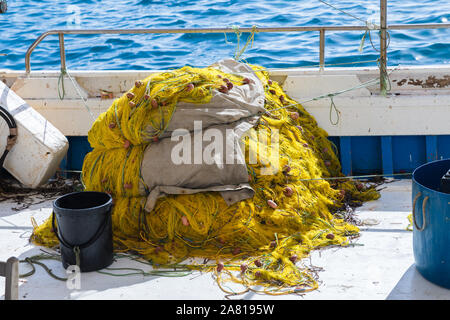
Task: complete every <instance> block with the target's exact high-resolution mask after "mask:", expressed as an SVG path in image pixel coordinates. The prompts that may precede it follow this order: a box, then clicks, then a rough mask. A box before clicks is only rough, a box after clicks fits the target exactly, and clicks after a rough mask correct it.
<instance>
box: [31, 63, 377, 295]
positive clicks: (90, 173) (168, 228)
mask: <svg viewBox="0 0 450 320" xmlns="http://www.w3.org/2000/svg"><path fill="white" fill-rule="evenodd" d="M252 68H253V70H254V71H255V72H256V74H257V76H258V78H259V79H260V80H261V81H262V84H263V86H264V88H265V97H266V101H265V108H266V110H267V112H266V114H264V115H263V116H262V117H261V118H260V121H259V122H258V124H257V125H256V126H255V127H254V128H252V129H251V131H250V133H249V134H248V135H246V136H245V138H243V139H244V141H243V142H244V143H245V145H246V147H247V148H248V149H249V150H258V154H259V155H262V154H263V152H261V151H263V150H264V148H266V149H269V150H268V151H269V152H264V154H266V155H267V156H266V158H265V159H263V156H261V157H260V158H259V159H258V161H257V163H256V164H250V163H249V161H248V157H249V153H248V152H247V153H246V158H247V167H248V172H249V181H250V184H251V186H252V187H253V189H254V190H255V192H256V193H255V196H254V197H253V198H252V199H248V200H244V201H240V202H238V203H236V204H234V205H231V206H227V204H226V203H225V201H224V200H223V198H222V197H221V196H220V194H219V193H213V192H211V193H199V194H194V195H176V196H166V197H164V198H160V199H159V200H158V202H157V204H156V206H155V208H154V209H153V210H152V211H151V212H145V211H144V210H143V208H144V206H145V201H146V191H148V190H145V184H144V183H143V181H142V178H141V174H140V166H141V161H142V157H143V153H144V150H145V148H146V147H147V146H148V145H150V144H152V143H155V142H156V141H158V137H159V136H160V135H161V134H162V133H164V131H165V130H166V129H167V126H168V124H169V123H170V119H171V117H172V115H173V114H174V112H175V111H176V106H177V103H178V102H182V101H183V102H190V103H198V104H204V103H207V102H209V101H210V99H211V98H212V95H213V92H214V90H220V91H221V92H225V93H226V92H227V90H229V89H230V88H231V87H233V86H243V85H247V84H248V81H249V79H247V78H243V77H241V76H239V75H233V74H225V73H223V72H222V71H220V70H218V69H215V68H213V67H207V68H191V67H184V68H181V69H178V70H172V71H170V72H162V73H155V74H152V75H150V76H149V77H148V78H146V79H145V80H142V81H137V82H136V85H135V86H134V87H133V88H132V89H131V90H130V91H129V92H127V93H126V94H124V95H123V96H122V97H121V98H119V99H117V100H115V101H114V103H113V105H112V106H111V107H110V108H109V109H108V110H107V111H106V112H105V113H103V114H102V115H101V116H100V117H99V118H98V119H97V120H96V122H95V123H94V125H93V127H92V128H91V130H90V131H89V135H88V139H89V142H90V144H91V146H92V147H93V148H94V150H93V151H92V152H91V153H89V154H88V155H87V156H86V158H85V160H84V165H83V173H82V178H83V181H84V184H85V187H86V190H92V191H104V192H108V193H110V194H111V195H112V196H113V199H114V206H113V215H112V217H113V232H114V242H115V250H116V251H122V252H125V251H129V252H133V253H138V254H140V255H141V256H142V257H144V258H145V259H147V260H150V261H152V263H153V265H154V266H155V267H156V266H158V265H166V266H167V265H172V264H177V263H180V262H181V261H184V260H185V259H186V258H187V257H202V258H207V259H209V261H210V262H209V263H206V264H201V263H196V264H190V265H188V267H189V268H192V269H196V270H204V271H212V272H214V273H215V277H216V279H217V282H218V284H219V286H220V287H221V288H222V289H223V290H224V291H226V292H228V293H231V294H236V291H230V289H227V287H226V286H224V283H225V282H227V281H232V282H235V283H238V284H241V285H242V286H243V291H242V292H246V291H248V290H254V291H257V290H259V289H257V288H260V287H259V286H262V288H263V289H261V290H262V291H264V292H266V293H270V294H287V293H295V292H306V291H309V290H314V289H316V288H317V287H318V284H317V279H316V278H315V276H314V274H313V272H312V271H311V270H310V269H308V267H307V266H304V265H302V262H301V260H302V258H304V257H306V256H307V255H308V253H309V252H310V251H311V250H313V249H315V248H319V247H324V246H328V245H340V246H345V245H347V244H348V243H349V236H352V235H357V234H358V232H359V230H358V228H357V227H356V226H354V225H352V224H349V223H347V222H345V221H344V220H343V219H340V216H338V215H336V214H335V215H334V214H333V213H334V212H336V211H337V209H338V208H340V207H342V206H343V204H344V201H346V200H349V199H352V200H357V201H361V202H362V201H367V200H371V199H376V198H378V197H379V194H378V193H377V192H376V191H375V190H374V189H372V188H365V187H364V186H363V185H362V184H361V183H359V182H354V181H352V180H348V179H342V180H326V179H322V178H327V177H341V176H342V173H341V167H340V164H339V161H338V158H337V156H336V153H335V151H334V149H333V148H335V147H334V145H332V143H331V142H330V141H329V140H328V139H327V133H326V132H325V131H324V130H322V129H321V128H319V127H318V125H317V123H316V121H315V120H314V118H313V117H312V116H310V115H309V114H308V113H307V112H306V111H305V109H304V108H303V107H302V106H301V105H300V104H298V103H297V102H296V101H294V100H292V99H290V98H289V97H288V96H287V95H286V94H285V93H284V92H283V90H282V88H281V87H280V85H279V84H278V83H277V82H276V81H272V80H270V79H269V74H268V72H267V71H266V70H265V69H263V68H261V67H258V66H252ZM275 129H277V130H278V133H279V159H278V160H279V161H278V164H279V170H278V171H277V172H274V174H272V175H266V174H262V172H261V171H262V170H263V169H264V168H267V166H268V163H270V162H271V157H273V156H278V155H274V154H272V153H271V152H270V149H271V147H272V146H271V144H270V139H269V138H268V139H267V140H266V141H261V139H253V138H252V137H256V136H257V135H258V133H259V132H261V131H263V130H264V132H271V130H272V131H274V130H275ZM263 140H264V139H263ZM265 151H267V150H265ZM272 160H273V159H272ZM273 162H274V161H273ZM31 239H32V241H33V242H34V243H35V244H38V245H44V246H55V245H58V241H57V239H56V237H55V236H54V234H53V232H52V229H51V221H50V220H47V221H45V222H44V223H43V224H42V225H40V226H38V227H36V228H35V229H34V232H33V235H32V237H31ZM211 261H213V263H211Z"/></svg>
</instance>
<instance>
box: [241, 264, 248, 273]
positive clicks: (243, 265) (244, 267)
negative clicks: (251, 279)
mask: <svg viewBox="0 0 450 320" xmlns="http://www.w3.org/2000/svg"><path fill="white" fill-rule="evenodd" d="M247 268H248V267H247V265H246V264H245V263H243V264H241V272H242V273H244V272H245V271H247Z"/></svg>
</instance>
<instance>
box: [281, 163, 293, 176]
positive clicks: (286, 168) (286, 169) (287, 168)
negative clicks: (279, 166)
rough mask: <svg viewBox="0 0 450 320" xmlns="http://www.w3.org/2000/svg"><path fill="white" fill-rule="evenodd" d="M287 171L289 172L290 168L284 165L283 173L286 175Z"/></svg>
mask: <svg viewBox="0 0 450 320" xmlns="http://www.w3.org/2000/svg"><path fill="white" fill-rule="evenodd" d="M289 171H291V166H290V165H288V164H286V165H284V166H283V173H285V174H286V173H288V172H289Z"/></svg>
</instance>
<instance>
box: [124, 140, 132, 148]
mask: <svg viewBox="0 0 450 320" xmlns="http://www.w3.org/2000/svg"><path fill="white" fill-rule="evenodd" d="M130 145H131V142H130V141H128V140H125V142H124V143H123V147H124V148H125V149H128V148H129V147H130Z"/></svg>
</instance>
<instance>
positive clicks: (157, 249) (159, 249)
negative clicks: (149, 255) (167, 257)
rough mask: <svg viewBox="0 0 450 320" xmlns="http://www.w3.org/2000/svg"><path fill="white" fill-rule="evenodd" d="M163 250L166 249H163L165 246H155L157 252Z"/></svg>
mask: <svg viewBox="0 0 450 320" xmlns="http://www.w3.org/2000/svg"><path fill="white" fill-rule="evenodd" d="M163 250H164V249H163V247H161V246H158V247H156V248H155V252H156V253H158V252H162V251H163Z"/></svg>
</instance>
